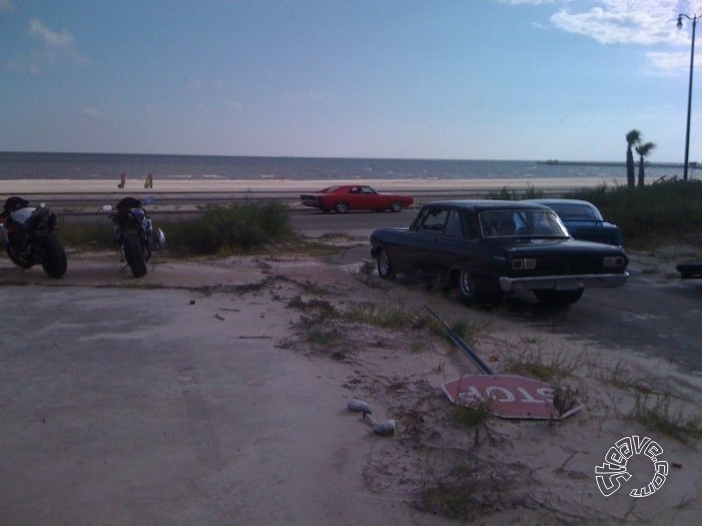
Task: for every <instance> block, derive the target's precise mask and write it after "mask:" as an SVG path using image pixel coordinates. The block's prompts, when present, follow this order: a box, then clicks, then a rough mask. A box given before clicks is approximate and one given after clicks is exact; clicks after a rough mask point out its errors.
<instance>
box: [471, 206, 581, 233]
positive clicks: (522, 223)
mask: <svg viewBox="0 0 702 526" xmlns="http://www.w3.org/2000/svg"><path fill="white" fill-rule="evenodd" d="M478 217H479V220H480V228H481V230H482V233H483V237H510V236H520V237H524V236H528V237H568V231H567V230H566V228H565V226H563V223H561V221H560V219H558V216H557V215H556V214H555V213H554V212H552V211H551V210H487V211H485V212H481V213H480V214H479V215H478Z"/></svg>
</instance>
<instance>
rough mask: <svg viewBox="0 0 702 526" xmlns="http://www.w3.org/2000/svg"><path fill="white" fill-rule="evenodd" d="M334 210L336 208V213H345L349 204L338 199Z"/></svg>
mask: <svg viewBox="0 0 702 526" xmlns="http://www.w3.org/2000/svg"><path fill="white" fill-rule="evenodd" d="M334 210H336V212H337V213H338V214H345V213H346V212H348V210H349V205H348V204H347V203H345V202H344V201H339V202H338V203H336V204H335V205H334Z"/></svg>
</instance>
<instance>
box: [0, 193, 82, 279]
mask: <svg viewBox="0 0 702 526" xmlns="http://www.w3.org/2000/svg"><path fill="white" fill-rule="evenodd" d="M0 229H2V231H3V236H4V241H5V243H4V244H5V252H7V255H8V256H9V257H10V259H11V260H12V262H13V263H14V264H15V265H17V266H18V267H20V268H23V269H28V268H31V267H33V266H34V265H35V264H37V263H41V266H42V268H43V269H44V272H46V274H47V275H48V276H49V277H50V278H54V279H58V278H60V277H62V276H63V275H64V274H65V273H66V269H67V267H68V262H67V260H66V251H65V250H64V248H63V245H61V242H60V241H59V240H58V238H57V237H56V235H55V234H54V232H55V231H56V230H58V218H57V217H56V214H55V213H54V212H52V211H51V210H50V209H49V208H48V207H47V206H46V205H45V204H44V203H41V204H40V205H39V207H33V206H30V205H29V201H27V200H25V199H22V198H21V197H16V196H14V197H9V198H8V199H7V200H6V201H5V205H4V206H3V209H2V213H0Z"/></svg>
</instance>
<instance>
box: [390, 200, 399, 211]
mask: <svg viewBox="0 0 702 526" xmlns="http://www.w3.org/2000/svg"><path fill="white" fill-rule="evenodd" d="M390 211H391V212H402V203H400V202H399V201H393V203H392V204H391V205H390Z"/></svg>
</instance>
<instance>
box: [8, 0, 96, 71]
mask: <svg viewBox="0 0 702 526" xmlns="http://www.w3.org/2000/svg"><path fill="white" fill-rule="evenodd" d="M2 1H3V0H0V2H2ZM27 34H28V35H29V36H30V37H31V38H32V39H34V40H38V41H39V44H38V47H36V48H35V49H34V51H33V52H32V53H31V54H30V55H29V56H25V57H17V58H14V59H11V60H8V61H7V62H6V64H7V67H8V68H10V69H14V70H18V71H26V72H28V73H33V74H38V73H40V72H41V70H42V69H43V68H44V67H45V66H47V65H56V64H59V63H62V62H71V63H73V64H78V65H81V66H85V65H87V64H89V63H90V61H89V60H88V59H87V58H85V57H84V56H83V55H81V54H80V53H79V52H78V49H77V47H76V44H75V38H74V37H73V34H72V33H71V32H70V31H69V30H68V29H64V30H63V31H61V32H60V33H59V32H56V31H53V30H51V29H49V28H48V27H46V26H45V25H44V24H42V23H41V21H40V20H39V19H38V18H32V19H31V20H30V21H29V29H28V31H27Z"/></svg>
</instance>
